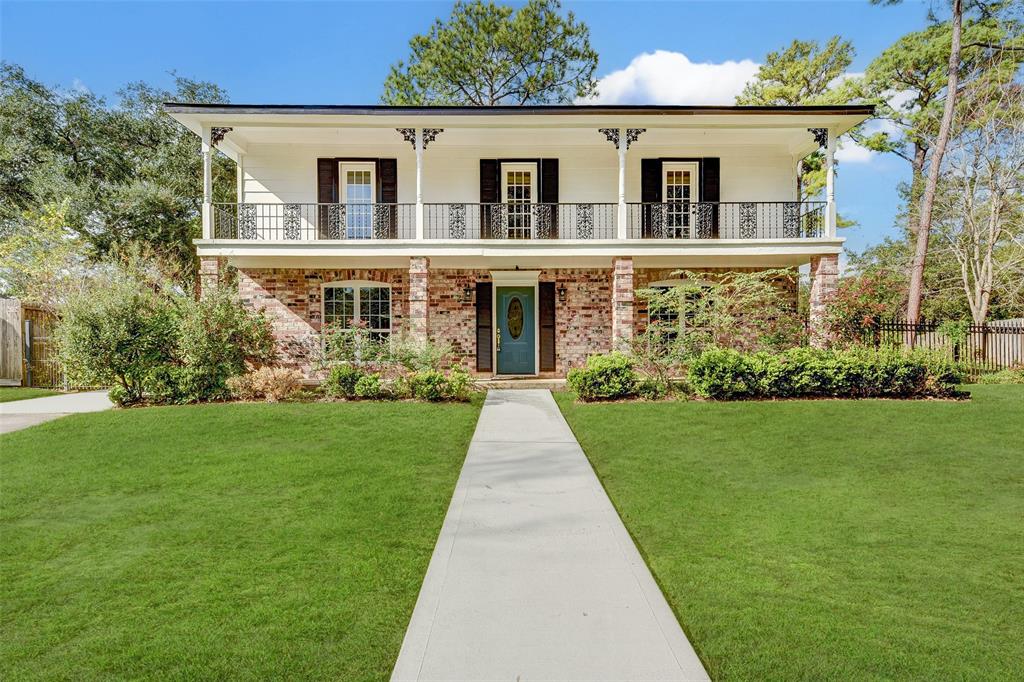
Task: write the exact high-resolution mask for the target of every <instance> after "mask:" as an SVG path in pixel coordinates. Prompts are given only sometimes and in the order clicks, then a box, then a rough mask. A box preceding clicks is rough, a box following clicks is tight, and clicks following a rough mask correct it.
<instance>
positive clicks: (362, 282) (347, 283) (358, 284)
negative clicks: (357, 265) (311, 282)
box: [320, 279, 395, 335]
mask: <svg viewBox="0 0 1024 682" xmlns="http://www.w3.org/2000/svg"><path fill="white" fill-rule="evenodd" d="M347 287H350V288H351V289H352V290H353V292H354V293H353V299H354V300H353V301H352V320H353V322H356V321H362V319H363V318H362V309H361V308H362V299H363V297H362V294H361V293H360V292H361V290H362V289H363V288H374V289H387V290H388V301H389V302H390V305H389V309H388V327H387V329H371V328H369V327H367V331H371V332H387V333H388V335H391V334H392V333H393V332H394V327H395V297H394V290H393V289H392V288H391V284H390V283H388V282H374V281H372V280H368V279H348V280H342V281H337V282H324V283H323V284H321V285H320V324H321V326H322V327H326V326H327V325H328V322H327V290H328V289H344V288H347Z"/></svg>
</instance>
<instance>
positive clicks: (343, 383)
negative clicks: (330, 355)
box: [324, 364, 366, 398]
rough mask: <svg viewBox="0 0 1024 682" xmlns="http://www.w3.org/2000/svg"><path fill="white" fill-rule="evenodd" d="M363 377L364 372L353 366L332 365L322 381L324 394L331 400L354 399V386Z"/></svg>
mask: <svg viewBox="0 0 1024 682" xmlns="http://www.w3.org/2000/svg"><path fill="white" fill-rule="evenodd" d="M365 375H366V372H364V371H363V370H362V369H360V368H359V367H357V366H355V365H350V364H338V365H334V366H333V367H331V371H330V373H329V374H328V375H327V379H326V380H325V381H324V393H326V394H327V395H328V396H330V397H331V398H355V397H356V384H357V383H359V380H360V379H361V378H363V376H365Z"/></svg>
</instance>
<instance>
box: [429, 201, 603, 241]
mask: <svg viewBox="0 0 1024 682" xmlns="http://www.w3.org/2000/svg"><path fill="white" fill-rule="evenodd" d="M616 211H617V205H616V204H595V203H562V204H537V203H534V204H468V203H448V204H424V207H423V222H424V229H423V232H424V234H423V236H424V237H426V238H427V239H456V240H458V239H508V240H532V239H572V240H591V239H615V214H616Z"/></svg>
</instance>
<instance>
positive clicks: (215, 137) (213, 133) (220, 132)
mask: <svg viewBox="0 0 1024 682" xmlns="http://www.w3.org/2000/svg"><path fill="white" fill-rule="evenodd" d="M232 130H234V128H227V127H218V126H213V127H212V128H210V144H211V145H212V146H214V147H216V146H217V145H218V144H220V143H221V142H222V141H223V140H224V136H225V135H227V134H228V133H230V132H231V131H232Z"/></svg>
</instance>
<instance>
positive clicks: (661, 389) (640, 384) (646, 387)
mask: <svg viewBox="0 0 1024 682" xmlns="http://www.w3.org/2000/svg"><path fill="white" fill-rule="evenodd" d="M668 392H669V384H668V382H666V381H663V380H661V379H658V378H655V377H644V378H642V379H640V380H639V381H637V383H636V394H637V395H638V396H639V397H641V398H643V399H645V400H661V399H662V398H664V397H665V396H666V395H668Z"/></svg>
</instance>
